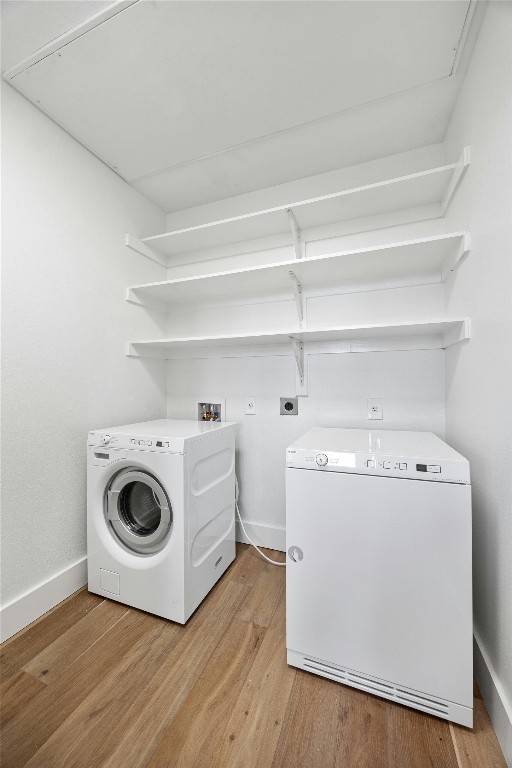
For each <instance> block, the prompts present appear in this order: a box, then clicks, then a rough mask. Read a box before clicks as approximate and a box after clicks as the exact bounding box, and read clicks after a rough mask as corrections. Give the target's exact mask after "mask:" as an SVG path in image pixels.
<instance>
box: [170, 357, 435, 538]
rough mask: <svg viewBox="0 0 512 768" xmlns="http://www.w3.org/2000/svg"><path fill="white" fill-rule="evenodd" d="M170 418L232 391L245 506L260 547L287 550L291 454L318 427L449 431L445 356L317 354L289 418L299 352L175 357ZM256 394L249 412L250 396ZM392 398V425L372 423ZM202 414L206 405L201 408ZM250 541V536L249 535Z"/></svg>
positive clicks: (388, 419)
mask: <svg viewBox="0 0 512 768" xmlns="http://www.w3.org/2000/svg"><path fill="white" fill-rule="evenodd" d="M168 394H169V408H168V414H169V417H170V418H191V417H192V415H193V409H194V405H195V403H196V402H197V401H200V400H201V399H202V398H209V397H210V396H212V397H225V398H226V409H227V417H228V419H229V420H230V421H236V422H238V432H237V475H238V479H239V483H240V507H241V511H242V515H243V517H244V518H245V519H247V520H250V521H251V523H253V524H256V525H252V526H251V527H250V528H249V533H250V534H251V535H253V536H254V537H255V538H256V540H257V541H258V543H261V544H262V545H264V546H272V547H275V548H276V549H282V550H283V549H284V544H285V538H284V530H285V529H284V526H285V492H284V462H285V450H286V447H287V446H288V445H290V443H292V442H293V441H294V440H296V439H297V438H298V437H300V435H302V434H303V433H304V432H306V431H307V430H308V429H310V428H311V427H314V426H317V427H318V426H321V427H329V426H333V427H354V428H362V429H368V428H369V426H370V425H371V426H373V427H375V428H378V429H380V428H385V429H417V430H427V431H432V432H436V433H437V434H438V435H440V436H441V437H443V434H444V352H443V351H442V350H422V351H408V352H384V353H382V352H362V353H353V354H350V353H347V354H343V353H340V354H337V353H330V354H326V353H323V354H314V355H310V356H309V396H308V397H301V398H299V415H298V416H280V415H279V398H280V397H290V396H294V395H295V361H294V359H293V358H292V357H291V356H286V355H279V356H270V355H269V356H263V357H250V356H248V357H240V358H230V357H224V358H216V359H211V360H206V359H202V360H201V359H200V360H175V361H172V362H169V380H168ZM246 396H254V397H255V398H256V409H257V413H256V414H255V415H253V416H246V415H245V413H244V398H245V397H246ZM368 397H382V398H383V399H384V421H382V422H368V421H367V419H366V399H367V398H368ZM196 412H197V410H196ZM240 539H241V540H243V537H242V536H240Z"/></svg>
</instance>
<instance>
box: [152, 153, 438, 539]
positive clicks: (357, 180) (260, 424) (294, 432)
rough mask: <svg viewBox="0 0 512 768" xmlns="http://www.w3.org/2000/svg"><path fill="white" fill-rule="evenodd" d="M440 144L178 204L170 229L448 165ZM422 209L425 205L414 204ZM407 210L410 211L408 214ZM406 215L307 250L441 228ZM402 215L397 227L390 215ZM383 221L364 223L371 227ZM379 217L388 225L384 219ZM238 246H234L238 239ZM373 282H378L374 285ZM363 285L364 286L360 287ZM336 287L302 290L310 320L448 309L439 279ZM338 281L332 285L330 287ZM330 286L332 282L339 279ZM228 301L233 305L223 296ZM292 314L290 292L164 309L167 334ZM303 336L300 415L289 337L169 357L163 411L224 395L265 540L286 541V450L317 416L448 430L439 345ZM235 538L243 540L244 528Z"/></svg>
mask: <svg viewBox="0 0 512 768" xmlns="http://www.w3.org/2000/svg"><path fill="white" fill-rule="evenodd" d="M442 149H443V148H442V147H439V146H438V145H433V146H430V147H425V148H422V149H420V150H417V151H414V152H407V153H403V154H402V155H398V156H395V157H390V158H383V159H382V160H379V161H374V162H372V163H365V164H363V165H360V166H353V167H351V168H346V169H341V170H339V171H335V172H332V173H329V174H322V175H321V176H317V177H312V178H310V179H301V180H299V181H297V182H293V183H289V184H286V185H281V187H278V188H275V187H274V188H270V189H268V190H260V191H258V192H257V193H254V194H252V195H243V196H240V197H239V198H234V199H231V200H223V201H219V202H218V203H215V204H211V205H209V206H201V207H200V208H198V209H196V210H187V211H183V212H181V213H174V214H172V215H169V216H168V217H167V218H168V220H167V226H168V228H174V227H181V226H186V225H187V224H191V223H193V222H194V223H197V222H200V221H201V220H202V221H208V220H210V221H211V220H215V219H216V218H222V217H224V216H230V215H234V214H237V213H241V212H243V211H245V212H247V211H250V210H257V209H258V208H259V207H265V206H267V205H277V204H283V203H284V202H286V201H289V200H300V199H303V198H305V197H308V196H314V195H317V194H322V193H328V192H331V191H334V190H336V189H343V188H347V187H348V188H350V187H351V186H358V185H360V184H364V183H368V182H370V181H373V180H378V179H384V178H392V177H393V176H400V175H403V174H407V173H412V172H415V171H418V170H423V169H426V168H429V167H435V166H436V165H442V164H443V162H444V155H443V153H442ZM419 213H420V215H424V212H419ZM411 215H412V214H411ZM407 221H408V219H407V216H406V217H405V218H404V217H403V216H402V214H399V215H391V214H389V215H386V217H379V218H378V219H375V220H372V221H366V222H361V221H359V222H347V223H346V225H344V228H343V231H341V232H340V235H339V236H338V237H336V238H334V239H330V240H325V241H323V242H316V243H312V244H311V245H310V246H309V249H310V252H317V253H318V252H324V253H329V252H332V251H335V250H337V249H342V248H357V247H361V245H363V244H367V243H377V242H390V241H396V240H400V239H404V240H406V239H408V238H414V237H421V236H427V235H432V234H439V233H441V232H444V231H445V222H444V221H443V220H442V219H430V220H422V221H419V222H415V223H404V222H407ZM395 222H396V226H391V225H392V224H394V223H395ZM372 226H375V227H378V230H375V229H374V230H372V231H365V230H366V229H367V228H368V227H370V228H371V227H372ZM383 227H384V228H383ZM233 250H234V249H233ZM282 258H293V252H292V249H291V247H290V246H286V247H283V248H280V249H274V250H269V251H260V252H254V253H246V254H244V255H243V256H235V255H234V254H232V255H229V256H228V257H223V256H222V254H221V253H218V254H217V258H216V259H210V260H208V261H203V262H197V263H192V264H187V265H181V266H173V267H170V268H169V270H168V275H169V277H177V276H182V275H185V274H187V273H192V274H201V273H205V272H214V271H216V270H222V269H226V268H233V267H236V266H238V265H242V264H243V265H249V264H258V263H264V262H270V261H273V260H276V259H282ZM374 287H375V286H374ZM361 288H362V289H363V290H361ZM361 288H360V290H359V292H349V293H343V292H342V291H343V287H341V288H340V287H339V286H338V287H337V288H336V290H340V291H341V292H339V293H337V294H334V295H327V294H328V293H329V292H330V291H326V292H324V294H325V295H310V296H305V304H306V314H307V317H308V327H310V328H313V327H322V326H323V327H325V326H328V325H350V324H354V325H355V324H358V323H361V324H364V323H372V322H375V323H384V322H387V321H389V322H394V321H396V322H400V321H413V320H426V319H432V318H441V317H443V315H444V304H445V296H444V285H443V284H440V283H439V282H438V283H432V284H426V285H416V286H409V287H400V288H391V289H390V288H386V289H383V290H367V288H368V286H367V285H363V286H361ZM330 290H331V289H330ZM332 290H335V288H334V287H333V288H332ZM223 303H225V304H226V305H228V306H224V307H223V306H222V305H223ZM296 323H297V319H296V309H295V303H294V301H293V299H292V298H290V299H288V300H282V301H278V302H277V301H268V299H267V300H264V299H263V298H262V299H261V301H258V300H256V299H255V300H252V301H251V302H246V303H240V302H239V301H237V300H236V299H234V298H231V299H229V300H227V301H224V302H223V299H222V296H219V297H218V300H217V301H216V302H211V303H210V305H209V306H208V307H205V308H201V309H199V310H198V309H196V308H195V307H193V306H181V307H179V308H177V309H176V310H175V311H172V312H171V313H170V316H169V335H170V336H188V335H197V336H201V335H211V334H229V333H237V332H241V333H249V332H255V333H257V332H258V331H262V330H267V331H272V330H280V331H285V330H287V329H289V328H290V327H294V326H295V325H296ZM328 346H329V349H328V350H326V349H325V347H322V348H320V347H318V346H317V345H306V352H307V353H308V354H307V360H308V368H309V372H308V396H307V397H301V398H299V415H298V416H280V415H279V398H280V397H290V396H294V395H295V394H296V391H297V388H296V387H297V384H296V367H295V359H294V357H293V353H292V349H291V345H290V347H289V348H286V347H285V348H283V347H281V348H279V349H273V350H271V351H267V352H265V351H264V350H262V349H254V348H252V349H250V348H249V349H246V350H245V351H241V350H226V351H225V352H224V353H223V356H222V357H218V356H217V355H216V353H215V352H213V353H212V354H211V355H209V354H203V356H202V357H199V358H197V354H200V353H195V354H196V358H194V356H193V355H191V354H190V353H188V352H184V353H183V354H182V355H179V354H177V357H181V358H182V359H176V360H172V361H170V362H169V363H168V415H169V417H171V418H194V417H195V415H196V414H197V402H198V401H202V400H205V399H207V400H208V399H209V398H211V399H212V400H215V399H216V398H219V399H220V398H226V415H227V419H228V420H230V421H236V422H238V425H239V426H238V437H237V474H238V478H239V481H240V506H241V509H242V512H243V515H244V517H245V518H246V519H247V520H249V521H250V522H251V524H252V527H251V528H250V532H252V534H253V535H254V536H255V538H256V540H257V541H258V543H260V544H262V545H266V546H272V547H275V548H277V549H284V545H285V536H284V525H285V494H284V461H285V450H286V447H287V445H289V444H290V443H291V442H293V441H294V440H295V439H296V438H297V437H299V436H300V435H301V434H303V433H304V432H305V431H306V430H307V429H309V428H310V427H313V426H345V427H354V428H370V427H373V428H376V429H413V430H426V431H433V432H436V433H437V434H438V435H439V436H440V437H444V352H443V351H441V350H435V349H434V350H433V349H422V350H412V351H405V350H403V351H384V352H382V351H380V352H379V351H376V350H377V349H378V347H375V345H373V346H372V343H369V344H368V345H366V346H365V345H364V344H363V345H361V347H360V349H361V350H362V351H360V352H357V353H350V352H347V345H343V344H338V345H328ZM397 346H398V347H399V348H400V342H398V344H397ZM248 396H253V397H255V398H256V408H257V413H256V415H245V413H244V399H245V398H246V397H248ZM374 397H382V398H383V399H384V420H383V421H382V422H380V421H379V422H370V421H368V419H367V402H366V401H367V398H374ZM240 538H242V539H243V537H242V536H240Z"/></svg>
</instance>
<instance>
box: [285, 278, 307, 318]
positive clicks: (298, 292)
mask: <svg viewBox="0 0 512 768" xmlns="http://www.w3.org/2000/svg"><path fill="white" fill-rule="evenodd" d="M288 274H289V275H290V277H291V280H292V284H293V293H294V295H295V306H296V307H297V316H298V318H299V325H300V327H301V328H302V324H303V322H304V304H303V299H302V285H301V283H300V281H299V280H298V279H297V275H296V274H295V272H292V271H291V270H290V271H289V272H288Z"/></svg>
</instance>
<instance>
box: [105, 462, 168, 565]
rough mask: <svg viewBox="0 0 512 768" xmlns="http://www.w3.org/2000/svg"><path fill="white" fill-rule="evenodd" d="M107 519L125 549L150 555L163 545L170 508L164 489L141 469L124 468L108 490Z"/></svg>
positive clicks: (166, 534)
mask: <svg viewBox="0 0 512 768" xmlns="http://www.w3.org/2000/svg"><path fill="white" fill-rule="evenodd" d="M107 519H108V522H109V523H110V526H111V530H112V532H113V534H114V536H115V537H116V538H117V539H118V540H119V541H120V542H121V543H122V544H124V546H125V547H127V548H128V549H130V550H131V551H132V552H137V553H138V554H141V555H150V554H154V553H155V552H158V551H160V550H161V549H162V548H163V547H164V546H165V543H166V539H167V537H168V534H169V531H170V529H171V525H172V508H171V504H170V502H169V499H168V497H167V494H166V492H165V490H164V488H163V487H162V485H160V483H159V482H158V480H156V479H155V478H154V477H153V476H152V475H150V474H149V473H148V472H145V471H144V470H142V469H137V468H131V469H124V470H122V471H121V472H119V473H118V474H117V475H115V476H114V478H113V479H112V481H111V483H110V486H109V488H108V489H107Z"/></svg>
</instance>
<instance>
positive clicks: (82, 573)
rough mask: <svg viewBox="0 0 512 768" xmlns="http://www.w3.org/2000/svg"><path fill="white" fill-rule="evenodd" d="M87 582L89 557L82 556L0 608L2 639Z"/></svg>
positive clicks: (0, 640)
mask: <svg viewBox="0 0 512 768" xmlns="http://www.w3.org/2000/svg"><path fill="white" fill-rule="evenodd" d="M86 583H87V558H86V557H82V558H81V559H80V560H77V562H76V563H73V565H69V566H68V567H67V568H64V569H63V570H62V571H59V573H56V574H55V575H54V576H51V577H50V578H49V579H47V580H46V581H43V582H41V584H37V586H35V587H33V588H32V589H29V590H28V592H25V593H24V594H22V595H20V596H19V597H16V598H15V599H14V600H11V602H10V603H6V604H5V605H3V606H2V607H1V608H0V642H1V643H3V642H4V641H5V640H8V639H9V638H10V637H12V635H15V634H16V633H17V632H19V631H20V630H22V629H24V628H25V627H27V626H28V625H29V624H32V622H33V621H35V620H36V619H38V618H39V617H40V616H42V615H43V614H44V613H46V612H47V611H49V610H50V609H51V608H54V607H55V606H56V605H58V604H59V603H61V602H62V601H63V600H65V599H66V597H69V596H70V595H72V594H73V592H76V591H77V589H80V587H83V586H84V584H86Z"/></svg>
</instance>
